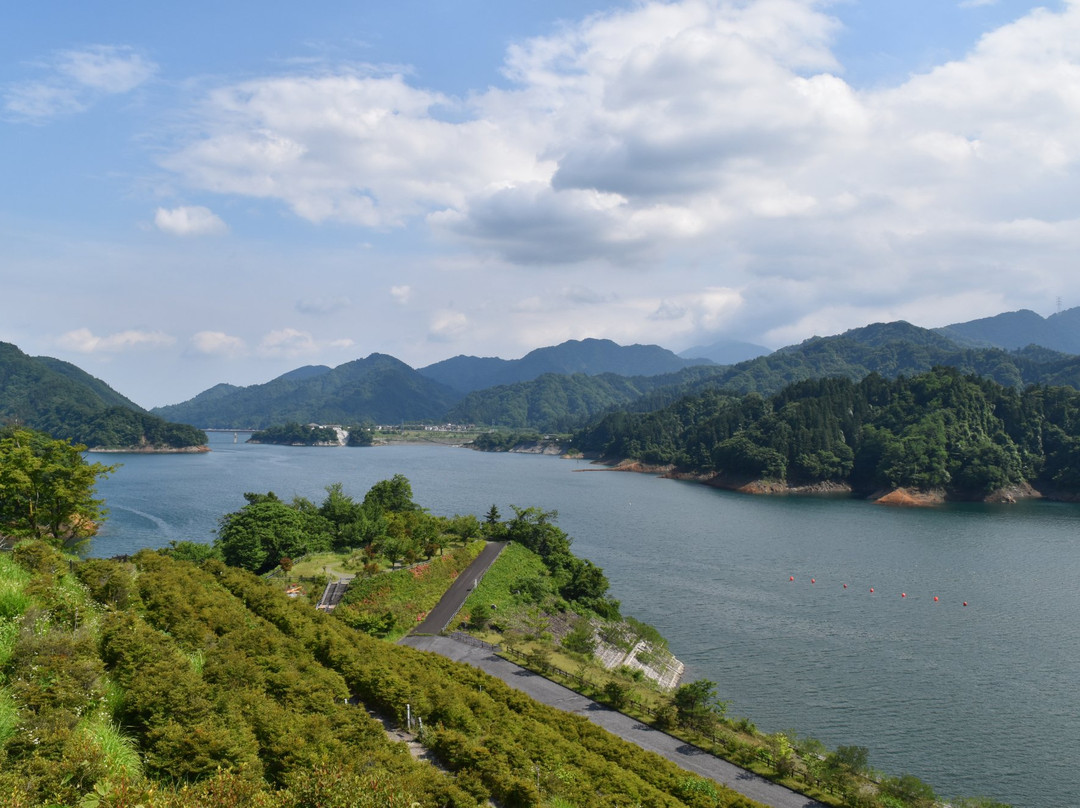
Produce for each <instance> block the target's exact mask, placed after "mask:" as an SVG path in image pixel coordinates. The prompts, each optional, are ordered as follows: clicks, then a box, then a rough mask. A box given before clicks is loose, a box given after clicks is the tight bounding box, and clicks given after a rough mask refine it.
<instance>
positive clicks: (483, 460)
mask: <svg viewBox="0 0 1080 808" xmlns="http://www.w3.org/2000/svg"><path fill="white" fill-rule="evenodd" d="M243 437H244V436H243V435H242V436H241V439H243ZM232 440H233V437H232V433H227V434H214V435H212V439H211V445H212V446H213V449H214V451H212V452H211V453H209V454H205V455H115V456H98V458H95V459H101V460H102V461H103V462H121V463H123V466H122V467H121V468H120V469H119V470H118V471H117V472H116V473H115V474H114V475H113V476H112V477H110V478H108V479H107V480H105V481H103V482H102V484H101V485H100V486H99V488H98V492H99V494H100V495H101V496H102V497H104V498H105V500H106V502H107V504H108V506H109V508H110V511H111V513H110V518H109V521H108V522H107V523H106V525H105V527H104V528H103V530H102V532H101V534H100V535H99V536H98V537H97V538H96V539H95V540H94V542H93V544H92V546H91V550H90V553H91V555H95V556H112V555H116V554H121V553H131V552H134V551H136V550H138V549H140V548H143V547H161V546H164V545H167V544H168V542H169V541H171V540H181V539H191V540H195V541H210V540H211V539H212V536H213V531H214V528H215V526H216V524H217V519H218V518H219V517H220V516H221V515H222V514H225V513H227V512H229V511H234V510H237V509H238V508H240V507H242V506H243V505H244V499H243V493H244V492H245V491H259V492H266V491H269V490H272V491H274V492H275V493H277V494H278V495H279V496H281V497H282V498H286V499H288V498H291V497H293V496H294V495H300V496H305V497H308V498H310V499H312V500H314V501H316V502H319V501H321V499H322V497H323V496H324V495H325V491H324V489H325V487H326V486H327V485H329V484H330V483H334V482H340V483H342V484H343V486H344V488H345V490H346V491H347V492H348V493H350V494H352V495H353V496H354V497H356V498H362V497H363V495H364V493H365V492H366V491H367V489H368V488H369V487H370V486H371V485H372V484H373V483H375V482H377V481H379V480H382V479H386V478H388V477H391V476H392V475H394V474H397V473H401V474H404V475H406V476H407V477H408V478H409V480H410V481H411V482H412V486H413V492H414V497H415V499H416V501H417V502H419V503H420V504H422V505H424V506H425V507H427V508H429V509H430V510H431V511H432V512H433V513H437V514H441V515H452V514H455V513H473V514H476V515H477V516H483V514H484V513H486V511H487V510H488V508H490V507H491V505H492V504H495V505H497V506H498V507H499V509H500V510H501V511H502V512H503V514H504V516H509V515H510V514H511V513H512V511H511V509H510V506H511V505H519V506H522V507H524V506H530V505H535V506H538V507H541V508H544V509H547V510H557V511H558V512H559V520H558V521H559V525H560V526H561V527H562V528H563V529H564V530H566V531H567V532H568V533H569V534H570V535H571V536H573V537H574V550H575V551H576V552H577V553H578V555H580V556H583V557H585V558H588V559H590V560H592V561H594V562H596V563H597V564H599V565H600V566H602V567H603V568H604V570H605V571H606V573H607V575H608V578H609V579H610V580H611V583H612V593H613V595H614V596H615V597H616V598H618V599H619V600H621V601H622V605H623V611H624V612H625V613H627V614H632V615H634V616H635V617H637V618H638V619H640V620H643V621H645V622H647V623H651V624H652V625H654V626H656V627H657V628H658V629H659V630H660V632H661V633H662V634H663V635H664V636H665V637H667V638H668V640H669V641H670V644H671V648H672V651H673V652H674V653H675V654H676V656H678V657H679V658H680V659H682V660H683V661H684V662H685V663H686V665H687V676H688V677H689V678H690V679H698V678H705V679H711V680H713V681H715V682H717V684H718V690H719V693H720V695H721V696H722V697H723V698H725V699H730V701H731V706H730V710H729V713H730V714H732V715H737V716H747V717H749V718H750V719H751V720H752V721H754V722H755V723H756V724H757V726H758V727H759V728H760V729H763V730H766V731H770V732H772V731H776V730H788V729H790V730H794V731H795V732H796V733H798V734H799V735H803V736H805V735H810V736H813V737H817V738H820V739H821V740H823V741H824V742H825V743H826V744H827V745H828V746H829V747H835V746H837V745H840V744H854V745H858V746H865V747H866V748H867V749H868V750H869V751H870V762H871V764H872V765H873V766H875V767H876V768H879V769H881V770H882V771H885V772H888V773H890V774H902V773H905V772H910V773H911V774H914V775H916V776H918V777H920V778H921V779H923V780H925V781H926V782H928V783H930V784H932V785H933V786H934V788H935V789H936V790H937V792H938V794H939V795H941V796H944V797H952V796H957V795H965V796H976V795H982V796H990V797H994V798H996V799H998V800H1001V801H1004V802H1008V803H1011V804H1014V805H1016V806H1031V808H1035V807H1036V806H1040V807H1041V806H1077V805H1080V710H1078V707H1077V693H1078V692H1080V589H1078V582H1080V541H1078V536H1080V506H1075V505H1058V504H1051V503H1031V504H1025V505H1019V506H1012V507H1008V506H975V505H970V506H950V507H946V508H939V509H932V510H907V509H892V508H885V507H881V506H875V505H872V504H869V503H865V502H856V501H851V500H845V499H828V500H825V499H801V498H793V497H792V498H771V497H752V496H746V495H741V494H733V493H730V492H723V491H716V490H713V489H710V488H707V487H705V486H702V485H698V484H694V483H681V482H675V481H671V480H660V479H657V478H655V477H652V476H649V475H642V474H624V473H616V472H601V471H581V472H580V473H577V472H578V471H579V470H587V469H590V468H592V467H590V466H589V465H588V464H587V463H584V462H580V461H569V460H560V459H558V458H551V457H540V456H533V455H507V454H484V453H480V452H471V451H467V450H462V449H452V448H446V447H438V446H396V447H381V448H370V449H345V448H341V449H327V448H311V449H308V448H293V447H274V446H248V445H245V444H243V443H239V444H233V443H232ZM792 577H794V579H795V580H794V581H791V580H789V579H790V578H792ZM811 579H813V581H814V583H811ZM845 584H846V588H845ZM871 588H872V589H873V590H874V591H873V593H871V591H870V590H871ZM902 594H904V595H906V597H902V596H901V595H902ZM935 597H937V598H938V600H937V601H935V600H934V598H935ZM965 601H966V602H967V603H968V605H967V606H963V605H962V604H963V603H964V602H965Z"/></svg>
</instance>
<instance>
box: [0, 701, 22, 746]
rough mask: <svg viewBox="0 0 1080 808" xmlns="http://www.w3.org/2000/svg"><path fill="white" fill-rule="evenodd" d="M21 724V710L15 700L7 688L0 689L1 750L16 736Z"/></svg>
mask: <svg viewBox="0 0 1080 808" xmlns="http://www.w3.org/2000/svg"><path fill="white" fill-rule="evenodd" d="M18 724H19V708H18V707H17V706H16V704H15V698H14V697H13V696H12V695H11V693H10V692H9V691H8V689H7V688H6V687H0V749H3V748H4V744H5V743H7V740H8V738H10V737H11V736H12V735H14V734H15V728H16V727H17V726H18Z"/></svg>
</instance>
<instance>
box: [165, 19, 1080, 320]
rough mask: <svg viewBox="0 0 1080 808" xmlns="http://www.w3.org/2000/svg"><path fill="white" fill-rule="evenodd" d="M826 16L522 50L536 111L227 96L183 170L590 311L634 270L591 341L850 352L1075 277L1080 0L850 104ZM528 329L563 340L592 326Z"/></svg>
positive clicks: (182, 154)
mask: <svg viewBox="0 0 1080 808" xmlns="http://www.w3.org/2000/svg"><path fill="white" fill-rule="evenodd" d="M828 8H829V4H826V3H821V2H819V1H818V0H746V2H734V0H681V1H679V2H640V3H635V4H632V5H631V6H630V7H629V8H626V9H623V10H618V11H613V12H610V13H606V14H601V15H596V16H593V17H590V18H588V19H586V20H584V21H582V22H580V23H579V24H576V25H567V26H565V27H563V28H561V29H560V30H559V31H558V32H557V33H555V34H553V35H551V36H546V37H538V38H535V39H531V40H528V41H526V42H521V43H518V44H517V45H515V46H513V47H512V48H510V50H509V51H508V54H507V58H506V64H505V72H506V75H507V76H508V77H509V78H510V79H511V80H512V82H513V84H512V86H511V87H510V88H509V89H498V88H495V89H488V90H486V91H483V92H477V93H475V94H473V95H471V96H469V97H467V98H464V99H454V98H448V97H445V96H444V95H441V94H439V93H437V92H433V91H430V90H427V89H425V88H423V87H421V86H417V84H416V83H415V82H414V81H413V80H412V79H410V78H408V77H407V76H406V75H404V74H403V73H400V72H399V73H378V72H376V71H370V70H369V71H366V72H359V71H347V70H339V71H336V72H333V71H327V72H324V73H320V74H317V75H286V76H274V77H268V78H262V79H252V80H250V81H246V82H243V83H238V84H235V85H233V86H230V87H224V88H221V89H220V90H218V91H216V92H214V93H213V94H211V95H210V96H209V97H208V98H207V100H206V105H205V107H204V109H203V110H202V112H203V115H204V117H203V119H202V121H201V131H202V132H205V133H206V134H204V135H201V136H200V137H198V138H196V139H194V140H191V141H190V142H188V143H187V144H186V145H185V146H184V147H182V148H180V149H179V150H177V151H176V152H175V153H173V154H172V155H171V156H170V157H169V158H168V159H167V160H166V161H165V165H166V166H167V167H169V168H171V169H172V170H173V171H175V172H177V173H178V174H179V175H180V176H181V177H182V178H183V179H184V180H186V181H187V182H188V183H190V184H191V185H192V186H194V187H196V188H199V189H202V190H208V191H213V192H217V193H223V194H233V195H240V196H250V197H258V198H265V199H271V200H276V201H279V202H282V203H284V204H285V205H287V206H288V207H289V208H290V209H291V210H292V211H293V212H294V213H295V214H296V215H298V216H300V217H303V218H305V219H307V220H309V221H313V222H323V221H340V222H345V223H349V224H354V225H360V226H364V227H371V228H389V227H398V226H404V225H415V226H426V227H428V228H429V229H430V230H432V231H433V232H434V233H435V234H436V235H438V236H440V237H442V238H443V239H444V240H446V241H448V242H449V243H450V244H452V245H455V246H462V247H464V248H466V249H468V250H470V251H473V252H475V253H477V254H479V255H480V256H481V257H482V259H483V260H482V261H481V262H480V263H481V264H482V265H483V266H484V267H485V269H486V271H488V272H490V273H492V275H494V274H495V273H506V272H513V271H515V270H517V271H522V272H524V273H535V272H536V271H537V270H542V271H544V272H548V273H557V272H561V269H560V268H562V267H567V268H569V269H571V270H573V271H575V272H576V274H577V275H578V276H579V279H580V280H581V281H582V283H583V285H584V284H587V285H588V287H589V288H592V287H594V286H597V285H598V284H597V283H595V282H594V280H593V279H594V278H597V277H599V275H600V274H601V272H605V273H620V274H619V280H618V281H617V282H614V283H612V282H610V278H609V283H608V284H607V286H606V287H602V288H607V289H617V290H618V295H619V299H618V300H617V301H612V303H611V305H610V306H605V308H607V309H609V310H610V311H611V312H615V313H617V316H614V315H613V316H611V317H608V316H607V314H606V313H602V312H600V311H598V310H599V309H600V308H601V307H599V306H595V307H594V308H595V309H596V310H597V311H595V312H594V314H595V316H596V318H597V319H594V320H591V324H599V323H600V322H601V320H602V321H603V325H604V327H605V328H607V329H608V330H607V331H605V332H602V333H607V334H609V335H614V334H633V335H635V336H636V335H640V334H648V333H650V331H649V329H653V330H654V333H660V332H656V331H655V330H656V329H658V328H660V327H661V325H662V326H663V329H662V333H664V334H678V333H681V334H688V333H691V332H695V331H698V330H703V329H706V328H708V327H710V324H711V325H712V326H713V327H715V328H728V327H732V325H733V324H740V325H741V326H742V327H743V328H744V329H746V333H747V334H748V335H749V334H754V333H756V334H776V333H780V331H778V329H782V328H783V327H784V325H783V324H785V323H787V324H790V323H792V322H802V323H803V324H804V325H805V326H806V327H811V326H813V327H815V328H816V327H818V324H819V323H820V325H821V326H822V327H824V325H825V324H826V323H828V322H832V323H835V324H837V325H838V326H839V325H841V324H843V326H844V327H847V326H848V325H852V324H857V323H858V321H859V320H862V321H865V320H866V319H867V318H868V317H869V316H872V315H874V314H876V313H881V312H883V311H886V310H889V305H888V303H887V302H883V300H886V299H887V300H892V301H906V302H908V303H911V304H912V305H914V304H916V303H919V304H920V305H922V304H925V305H930V303H929V301H931V300H932V299H939V298H944V297H947V296H948V294H949V292H950V290H953V291H954V290H955V289H957V288H986V289H987V294H988V295H991V296H994V299H1000V300H1002V301H1008V300H1010V299H1011V298H1010V292H1014V291H1015V290H1016V288H1017V285H1018V282H1021V281H1018V279H1021V278H1022V279H1024V280H1023V281H1022V282H1021V283H1022V285H1023V287H1024V290H1025V294H1029V295H1033V294H1042V293H1043V290H1044V289H1045V290H1047V292H1049V290H1050V289H1051V288H1052V287H1053V285H1054V283H1055V281H1054V280H1053V279H1054V278H1055V277H1056V278H1059V279H1060V278H1065V277H1069V276H1070V274H1069V273H1071V272H1072V269H1073V263H1074V256H1075V254H1076V251H1077V248H1078V247H1080V244H1078V242H1080V234H1078V233H1077V232H1076V229H1075V227H1074V226H1073V223H1074V222H1075V221H1076V220H1077V219H1078V218H1080V196H1078V195H1077V190H1076V189H1077V188H1080V139H1078V138H1077V137H1076V132H1077V131H1080V93H1078V92H1077V90H1076V88H1077V87H1080V2H1076V1H1075V0H1070V2H1066V3H1064V4H1063V5H1061V6H1060V8H1059V9H1058V10H1049V9H1045V8H1044V9H1037V10H1035V11H1032V12H1031V13H1029V14H1027V15H1026V16H1024V17H1022V18H1020V19H1018V20H1017V21H1016V22H1014V23H1012V24H1009V25H1006V26H1003V27H1001V28H999V29H997V30H995V31H992V32H990V33H988V34H987V35H985V36H984V37H983V38H982V39H981V40H980V41H979V42H978V43H976V44H975V45H974V46H973V47H972V49H971V51H970V52H969V53H967V54H966V55H964V56H963V58H960V59H957V60H955V61H952V62H949V63H946V64H942V65H940V66H938V67H937V68H935V69H933V70H929V71H927V72H924V73H920V74H915V75H912V76H910V77H909V78H908V79H906V80H905V81H903V82H902V83H900V84H898V85H895V86H891V87H883V88H870V89H865V88H857V87H854V86H852V85H850V84H849V83H848V82H846V81H845V80H844V78H843V76H842V66H841V65H839V64H838V63H837V60H836V58H835V56H834V53H833V49H832V47H833V41H834V38H835V37H836V36H837V34H838V31H839V26H838V23H837V22H836V20H835V19H833V18H832V17H831V16H830V15H829V14H828V13H827V9H828ZM445 108H452V109H453V110H454V112H455V114H454V115H453V116H440V115H439V114H437V113H438V110H440V109H445ZM660 276H662V277H663V280H664V282H665V286H664V288H660V286H659V285H658V283H656V279H657V278H658V277H660ZM1057 283H1060V281H1057ZM718 290H720V291H718ZM391 295H392V297H393V298H394V299H395V300H397V301H398V302H403V300H405V299H407V297H408V295H409V292H408V291H405V288H404V287H393V288H391ZM555 297H556V295H553V294H551V293H550V292H546V293H538V292H537V291H535V290H533V289H527V290H526V289H520V290H514V292H513V294H512V295H511V294H510V293H509V292H508V293H507V294H506V296H505V300H504V303H505V305H506V309H507V310H509V309H511V308H515V304H512V302H511V299H512V300H516V301H519V303H518V304H516V309H515V310H516V311H517V312H519V313H521V314H522V316H523V318H525V319H526V320H527V319H528V317H529V316H532V315H533V314H535V315H536V317H537V320H539V318H540V317H541V314H540V311H541V310H542V311H543V312H544V315H543V316H549V317H550V316H551V311H552V309H553V308H554V306H553V305H552V301H553V300H554V299H555ZM965 299H966V300H967V302H968V305H969V306H973V305H976V303H974V302H972V301H973V299H972V298H970V297H969V298H965ZM989 299H990V298H989V297H985V298H980V300H982V301H984V302H985V301H986V300H989ZM897 308H898V307H897V306H893V309H897ZM459 309H460V310H459ZM812 311H820V312H822V314H821V315H820V316H819V317H818V319H817V320H814V319H813V315H811V314H810V312H812ZM860 313H861V316H860ZM981 313H985V312H979V314H981ZM957 314H958V317H962V316H963V315H961V314H960V313H959V312H958V313H957ZM485 316H490V311H487V312H484V311H480V310H477V311H476V313H475V314H474V312H473V311H472V310H464V309H462V307H461V306H460V305H459V306H452V307H451V309H448V310H446V311H441V312H438V313H436V314H435V315H434V316H433V317H432V320H431V322H430V323H429V326H430V332H429V336H430V338H431V339H433V340H449V339H455V340H457V339H462V338H463V337H464V335H465V334H466V333H470V334H472V333H475V332H476V331H477V330H480V329H483V328H484V327H485V326H484V322H483V321H484V317H485ZM806 318H810V319H806ZM849 320H855V322H854V323H853V322H849ZM517 326H518V324H517V323H515V327H517ZM521 328H523V329H528V330H530V333H532V334H534V335H536V336H537V338H538V339H543V338H545V336H544V335H551V334H555V332H556V330H558V331H559V333H558V336H559V337H560V338H566V335H567V334H568V333H571V332H574V333H576V334H577V335H581V334H582V333H583V332H585V331H588V330H589V329H590V328H592V325H577V326H575V325H573V324H572V323H570V322H569V321H568V320H567V321H562V320H560V321H559V322H557V323H556V322H555V321H554V320H550V321H549V322H547V323H540V322H538V321H537V322H535V323H534V322H532V321H528V322H526V323H524V324H522V325H521ZM575 329H576V331H575ZM680 329H681V330H680ZM750 329H752V331H751V330H750ZM596 333H600V332H596ZM659 338H660V337H659V336H657V337H656V338H655V339H659ZM655 339H654V340H650V341H655Z"/></svg>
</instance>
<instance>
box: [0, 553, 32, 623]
mask: <svg viewBox="0 0 1080 808" xmlns="http://www.w3.org/2000/svg"><path fill="white" fill-rule="evenodd" d="M29 581H30V573H29V572H27V571H26V570H24V569H23V568H22V567H20V566H19V565H18V564H16V563H15V562H14V561H13V560H12V558H11V556H10V555H9V554H8V553H0V621H2V620H4V619H9V620H10V619H14V618H16V617H19V616H20V615H21V614H22V613H23V612H25V611H26V609H27V607H28V606H29V605H30V596H29V595H27V594H26V592H25V589H26V584H27V583H29Z"/></svg>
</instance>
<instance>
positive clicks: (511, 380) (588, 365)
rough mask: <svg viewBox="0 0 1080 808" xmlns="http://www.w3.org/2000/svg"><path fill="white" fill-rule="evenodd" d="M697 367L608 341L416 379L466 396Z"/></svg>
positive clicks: (482, 361)
mask: <svg viewBox="0 0 1080 808" xmlns="http://www.w3.org/2000/svg"><path fill="white" fill-rule="evenodd" d="M700 364H704V362H703V360H701V359H700V358H693V359H682V358H681V357H678V356H676V355H675V354H673V353H672V352H671V351H669V350H667V349H666V348H661V347H660V346H658V345H618V344H617V343H614V342H612V341H611V340H607V339H584V340H568V341H566V342H563V343H561V344H560V345H554V346H551V347H548V348H537V349H536V350H535V351H530V352H529V353H527V354H525V356H523V357H521V359H497V358H490V357H489V358H482V357H477V356H455V357H453V358H452V359H444V360H443V361H442V362H436V363H435V364H433V365H428V366H427V367H424V368H421V369H420V373H421V374H423V375H424V376H427V377H428V378H429V379H435V380H436V381H438V382H441V383H443V384H445V385H447V386H448V387H452V388H454V389H455V390H459V391H461V392H463V393H471V392H473V391H475V390H482V389H485V388H488V387H495V386H498V385H508V384H515V383H517V382H525V381H531V380H532V379H536V378H538V377H540V376H542V375H544V374H545V373H558V374H564V375H573V374H576V373H580V374H584V375H587V376H596V375H599V374H602V373H613V374H616V375H619V376H657V375H660V374H663V373H673V372H674V371H677V370H680V369H681V368H684V367H688V366H690V365H700Z"/></svg>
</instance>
